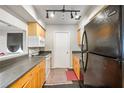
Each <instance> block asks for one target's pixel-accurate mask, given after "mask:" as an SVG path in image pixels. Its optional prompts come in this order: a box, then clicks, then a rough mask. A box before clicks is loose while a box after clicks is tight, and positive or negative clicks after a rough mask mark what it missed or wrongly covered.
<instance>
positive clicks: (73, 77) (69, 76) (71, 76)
mask: <svg viewBox="0 0 124 93" xmlns="http://www.w3.org/2000/svg"><path fill="white" fill-rule="evenodd" d="M66 77H67V80H68V81H73V80H78V78H77V77H76V75H75V73H74V71H66Z"/></svg>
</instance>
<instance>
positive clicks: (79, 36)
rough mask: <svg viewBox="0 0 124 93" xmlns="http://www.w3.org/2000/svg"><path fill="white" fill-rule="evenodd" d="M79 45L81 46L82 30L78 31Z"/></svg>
mask: <svg viewBox="0 0 124 93" xmlns="http://www.w3.org/2000/svg"><path fill="white" fill-rule="evenodd" d="M77 43H78V45H79V46H80V45H81V30H80V29H78V31H77Z"/></svg>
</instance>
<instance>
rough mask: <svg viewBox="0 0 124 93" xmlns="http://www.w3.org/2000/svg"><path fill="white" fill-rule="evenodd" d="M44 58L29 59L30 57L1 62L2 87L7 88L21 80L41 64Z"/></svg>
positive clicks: (0, 84)
mask: <svg viewBox="0 0 124 93" xmlns="http://www.w3.org/2000/svg"><path fill="white" fill-rule="evenodd" d="M42 59H44V58H43V57H31V58H30V57H28V55H25V56H21V57H18V58H13V59H9V60H6V61H0V87H1V88H5V87H8V86H9V85H10V84H12V83H13V82H14V81H16V80H17V79H19V78H20V77H21V76H22V75H24V74H25V73H26V72H28V71H29V70H30V69H32V68H33V67H34V66H36V65H37V64H39V63H40V62H41V60H42Z"/></svg>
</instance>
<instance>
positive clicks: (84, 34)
mask: <svg viewBox="0 0 124 93" xmlns="http://www.w3.org/2000/svg"><path fill="white" fill-rule="evenodd" d="M84 38H85V42H86V50H83V41H84V40H83V39H84ZM81 51H82V53H81V55H82V64H83V69H84V72H86V70H87V64H88V40H87V34H86V31H84V33H83V36H82V46H81ZM83 53H86V63H85V64H84V60H83Z"/></svg>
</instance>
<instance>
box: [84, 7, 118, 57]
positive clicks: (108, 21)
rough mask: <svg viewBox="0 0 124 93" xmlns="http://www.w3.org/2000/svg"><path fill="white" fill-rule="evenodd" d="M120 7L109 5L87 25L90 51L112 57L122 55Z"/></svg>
mask: <svg viewBox="0 0 124 93" xmlns="http://www.w3.org/2000/svg"><path fill="white" fill-rule="evenodd" d="M119 9H120V7H119V6H109V7H107V8H106V9H104V10H103V11H102V12H100V13H99V14H98V15H97V16H96V17H95V18H94V19H93V20H92V21H91V22H90V23H89V24H88V25H86V27H85V30H86V33H87V38H88V51H89V52H91V53H96V54H99V55H104V56H108V57H112V58H118V57H120V53H119V48H120V46H119V45H120V23H119V22H120V21H119V13H120V11H119Z"/></svg>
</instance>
